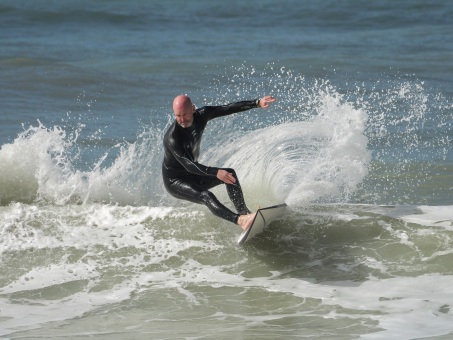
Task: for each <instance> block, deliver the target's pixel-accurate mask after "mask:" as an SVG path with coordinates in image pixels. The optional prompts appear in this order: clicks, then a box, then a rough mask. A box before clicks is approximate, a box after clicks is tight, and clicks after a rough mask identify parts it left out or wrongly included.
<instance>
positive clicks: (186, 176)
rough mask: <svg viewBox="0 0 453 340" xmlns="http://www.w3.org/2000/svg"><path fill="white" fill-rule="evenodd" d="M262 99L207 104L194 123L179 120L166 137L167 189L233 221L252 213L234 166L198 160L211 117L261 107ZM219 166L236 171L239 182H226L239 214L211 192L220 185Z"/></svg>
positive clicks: (165, 181)
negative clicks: (213, 104) (183, 124)
mask: <svg viewBox="0 0 453 340" xmlns="http://www.w3.org/2000/svg"><path fill="white" fill-rule="evenodd" d="M258 103H259V101H258V100H250V101H242V102H237V103H232V104H228V105H224V106H204V107H202V108H200V109H197V110H195V112H194V114H193V123H192V125H191V126H190V127H188V128H183V127H182V126H180V125H179V124H178V123H177V122H176V121H175V122H173V124H172V125H171V126H170V128H169V129H168V131H167V132H166V134H165V136H164V151H165V154H164V161H163V164H162V177H163V180H164V185H165V188H166V189H167V191H168V192H169V193H170V194H171V195H172V196H174V197H176V198H180V199H184V200H187V201H190V202H194V203H199V204H205V205H206V206H207V207H208V208H209V210H211V212H212V213H213V214H214V215H216V216H219V217H221V218H224V219H226V220H228V221H230V222H233V223H237V220H238V218H239V215H244V214H248V213H250V211H249V210H248V208H247V206H246V205H245V201H244V196H243V194H242V189H241V186H240V185H239V180H238V178H237V175H236V172H235V171H234V170H233V169H226V168H215V167H209V166H205V165H203V164H200V163H198V156H199V154H200V143H201V137H202V135H203V131H204V129H205V127H206V124H207V123H208V121H209V120H211V119H214V118H217V117H222V116H226V115H230V114H233V113H236V112H241V111H245V110H250V109H252V108H256V107H258V106H257V105H258ZM219 169H223V170H226V171H228V172H230V173H232V174H233V176H234V177H235V179H236V183H235V184H226V186H227V192H228V196H229V197H230V199H231V201H232V202H233V204H234V207H235V208H236V210H237V212H238V213H237V214H236V213H234V212H232V211H231V210H229V209H228V208H226V207H225V206H224V205H223V204H221V203H220V202H219V201H218V200H217V198H216V197H215V196H214V194H213V193H211V192H210V191H208V189H211V188H213V187H215V186H217V185H219V184H223V183H224V182H222V181H221V180H220V179H218V178H217V172H218V171H219Z"/></svg>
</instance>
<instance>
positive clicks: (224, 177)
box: [217, 169, 236, 184]
mask: <svg viewBox="0 0 453 340" xmlns="http://www.w3.org/2000/svg"><path fill="white" fill-rule="evenodd" d="M217 178H218V179H220V180H221V181H222V182H224V183H226V184H234V183H236V178H234V176H233V174H231V173H229V172H228V171H226V170H222V169H220V170H219V171H217Z"/></svg>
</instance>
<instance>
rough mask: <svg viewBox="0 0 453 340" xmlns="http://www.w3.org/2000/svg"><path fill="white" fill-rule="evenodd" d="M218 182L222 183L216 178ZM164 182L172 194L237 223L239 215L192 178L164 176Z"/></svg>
mask: <svg viewBox="0 0 453 340" xmlns="http://www.w3.org/2000/svg"><path fill="white" fill-rule="evenodd" d="M218 182H219V183H218V184H220V183H222V182H221V181H220V180H218ZM164 184H165V188H166V189H167V191H168V192H169V193H170V194H171V195H172V196H174V197H176V198H179V199H184V200H187V201H190V202H193V203H198V204H204V205H206V206H207V207H208V209H209V210H210V211H211V212H212V213H213V214H214V215H216V216H218V217H220V218H223V219H225V220H227V221H230V222H232V223H235V224H236V223H237V220H238V218H239V215H238V214H235V213H234V212H232V211H231V210H229V209H228V208H227V207H225V206H224V205H223V204H221V203H220V202H219V200H218V199H217V197H215V195H214V194H213V193H212V192H210V191H208V190H207V188H204V187H203V186H202V185H200V184H199V183H197V181H196V180H195V179H194V178H192V179H190V178H188V179H178V178H172V179H169V178H165V177H164ZM206 184H207V183H206ZM213 184H214V183H211V185H213ZM218 184H217V185H218ZM213 186H215V185H213ZM213 186H211V187H213Z"/></svg>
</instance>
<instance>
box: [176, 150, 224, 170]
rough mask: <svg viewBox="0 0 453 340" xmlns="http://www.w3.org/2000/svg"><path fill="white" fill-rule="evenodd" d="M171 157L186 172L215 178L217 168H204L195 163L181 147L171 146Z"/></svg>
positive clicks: (204, 166)
mask: <svg viewBox="0 0 453 340" xmlns="http://www.w3.org/2000/svg"><path fill="white" fill-rule="evenodd" d="M170 150H171V153H172V155H173V157H174V158H175V159H176V160H177V161H178V162H179V164H181V165H182V166H183V167H184V169H186V171H187V172H190V173H191V174H195V175H200V176H217V172H218V170H219V169H218V168H215V167H210V166H206V165H203V164H200V163H198V162H195V161H194V160H193V159H192V157H191V156H190V154H189V153H188V152H186V151H185V150H184V148H183V147H178V146H177V145H172V148H170Z"/></svg>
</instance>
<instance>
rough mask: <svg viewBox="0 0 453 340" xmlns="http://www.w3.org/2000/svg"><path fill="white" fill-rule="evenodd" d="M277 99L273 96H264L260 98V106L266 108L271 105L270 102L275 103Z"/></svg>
mask: <svg viewBox="0 0 453 340" xmlns="http://www.w3.org/2000/svg"><path fill="white" fill-rule="evenodd" d="M275 101H277V99H276V98H274V97H272V96H264V97H263V98H261V99H260V106H261V108H263V109H266V108H268V107H269V105H270V103H273V102H275Z"/></svg>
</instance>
